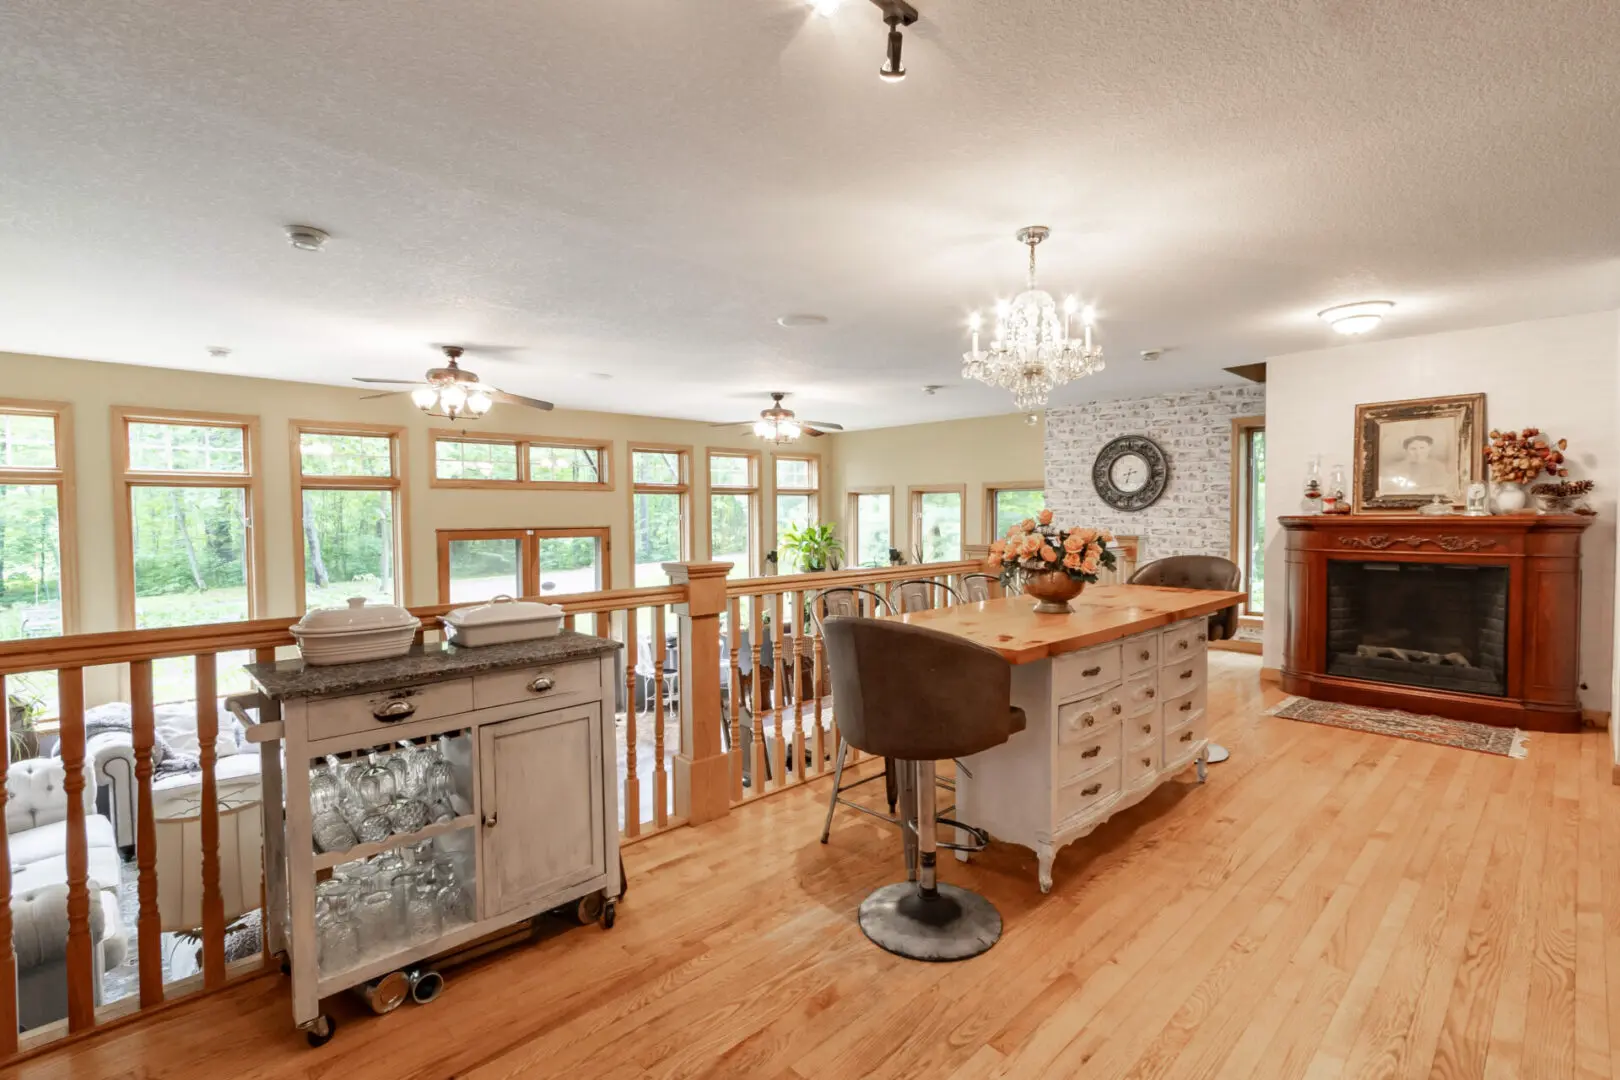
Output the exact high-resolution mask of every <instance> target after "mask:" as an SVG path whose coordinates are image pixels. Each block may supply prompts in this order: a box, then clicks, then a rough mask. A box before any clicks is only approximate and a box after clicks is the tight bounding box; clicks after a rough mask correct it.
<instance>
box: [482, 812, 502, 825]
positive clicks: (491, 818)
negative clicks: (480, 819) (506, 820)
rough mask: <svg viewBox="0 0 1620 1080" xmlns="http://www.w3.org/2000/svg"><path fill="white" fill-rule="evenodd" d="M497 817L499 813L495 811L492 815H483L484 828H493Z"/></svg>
mask: <svg viewBox="0 0 1620 1080" xmlns="http://www.w3.org/2000/svg"><path fill="white" fill-rule="evenodd" d="M499 816H500V812H499V811H496V812H495V813H493V814H485V815H484V828H486V829H493V828H494V827H495V824H496V818H498V817H499Z"/></svg>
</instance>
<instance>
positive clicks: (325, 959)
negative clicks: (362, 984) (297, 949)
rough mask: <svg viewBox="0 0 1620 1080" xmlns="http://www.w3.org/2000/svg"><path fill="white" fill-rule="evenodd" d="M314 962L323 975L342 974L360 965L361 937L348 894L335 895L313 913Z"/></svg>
mask: <svg viewBox="0 0 1620 1080" xmlns="http://www.w3.org/2000/svg"><path fill="white" fill-rule="evenodd" d="M315 942H316V950H317V960H316V962H317V963H318V964H319V965H320V969H321V971H322V972H323V973H324V974H327V975H331V974H333V973H334V972H338V971H344V970H346V969H348V968H352V967H354V966H355V965H356V964H358V963H359V962H360V937H359V932H358V927H357V926H356V925H355V920H354V908H353V905H352V903H351V902H350V898H349V897H348V895H347V894H344V895H341V896H334V897H332V898H330V899H328V900H326V901H325V902H324V903H323V904H322V905H320V910H318V911H317V912H316V913H315Z"/></svg>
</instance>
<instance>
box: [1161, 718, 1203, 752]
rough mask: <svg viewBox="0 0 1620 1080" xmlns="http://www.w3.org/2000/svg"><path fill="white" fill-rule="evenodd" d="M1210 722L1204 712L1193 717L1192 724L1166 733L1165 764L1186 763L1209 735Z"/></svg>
mask: <svg viewBox="0 0 1620 1080" xmlns="http://www.w3.org/2000/svg"><path fill="white" fill-rule="evenodd" d="M1208 730H1209V728H1208V721H1207V720H1205V718H1204V714H1203V713H1202V712H1199V713H1195V714H1194V715H1193V721H1192V723H1190V724H1188V725H1186V726H1185V727H1182V728H1177V729H1174V730H1171V731H1166V732H1165V733H1164V760H1165V764H1167V765H1168V764H1170V763H1171V762H1175V761H1185V760H1186V759H1187V757H1188V756H1189V755H1190V754H1191V753H1192V752H1193V750H1194V748H1196V747H1197V746H1198V744H1199V743H1201V742H1203V741H1204V739H1205V738H1206V737H1207V735H1208Z"/></svg>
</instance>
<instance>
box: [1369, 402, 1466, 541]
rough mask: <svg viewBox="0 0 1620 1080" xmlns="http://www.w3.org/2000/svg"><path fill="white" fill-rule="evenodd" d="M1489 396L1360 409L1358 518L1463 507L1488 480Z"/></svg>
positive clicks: (1400, 403)
mask: <svg viewBox="0 0 1620 1080" xmlns="http://www.w3.org/2000/svg"><path fill="white" fill-rule="evenodd" d="M1484 431H1485V395H1484V394H1462V395H1459V396H1456V397H1435V398H1417V399H1415V400H1412V401H1381V402H1377V403H1375V404H1371V405H1357V406H1356V478H1355V511H1356V513H1358V514H1360V513H1365V512H1377V511H1380V510H1387V511H1400V510H1406V511H1411V510H1416V509H1418V508H1419V507H1422V506H1427V505H1428V504H1430V503H1432V502H1434V497H1435V496H1436V495H1442V496H1444V497H1445V498H1446V500H1447V501H1448V502H1450V503H1451V504H1453V505H1455V506H1460V505H1462V503H1463V500H1464V499H1465V497H1466V494H1467V491H1468V486H1469V485H1470V484H1473V483H1475V482H1476V481H1480V480H1483V479H1484V478H1485V468H1484V461H1483V459H1484V450H1485V444H1484V441H1483V440H1484Z"/></svg>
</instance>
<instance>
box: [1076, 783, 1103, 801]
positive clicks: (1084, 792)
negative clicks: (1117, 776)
mask: <svg viewBox="0 0 1620 1080" xmlns="http://www.w3.org/2000/svg"><path fill="white" fill-rule="evenodd" d="M1101 790H1102V785H1101V784H1087V785H1086V786H1085V787H1083V788H1081V789H1080V797H1081V798H1082V799H1089V798H1091V797H1092V796H1093V795H1095V794H1097V792H1099V791H1101Z"/></svg>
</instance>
